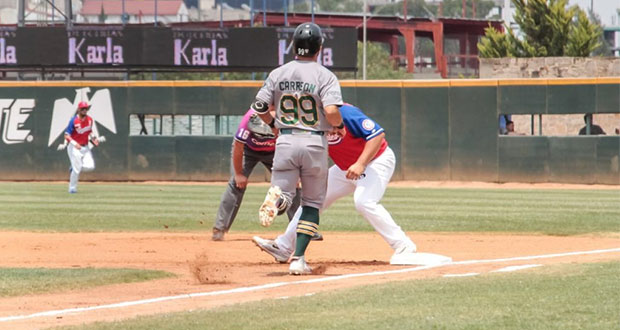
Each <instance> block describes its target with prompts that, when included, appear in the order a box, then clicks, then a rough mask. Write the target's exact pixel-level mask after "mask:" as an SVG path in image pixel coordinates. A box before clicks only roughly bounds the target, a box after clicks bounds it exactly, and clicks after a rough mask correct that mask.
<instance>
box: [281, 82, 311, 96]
mask: <svg viewBox="0 0 620 330" xmlns="http://www.w3.org/2000/svg"><path fill="white" fill-rule="evenodd" d="M278 87H279V88H280V90H281V91H297V92H304V93H310V94H312V93H314V91H315V90H316V85H314V84H309V83H306V82H303V81H281V82H280V84H279V86H278Z"/></svg>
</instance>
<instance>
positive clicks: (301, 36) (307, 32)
mask: <svg viewBox="0 0 620 330" xmlns="http://www.w3.org/2000/svg"><path fill="white" fill-rule="evenodd" d="M321 45H323V34H322V33H321V28H320V27H319V26H318V25H316V24H314V23H311V22H307V23H302V24H299V26H297V28H296V29H295V34H294V36H293V47H295V54H297V55H299V56H313V55H314V54H316V53H317V52H318V51H319V49H321Z"/></svg>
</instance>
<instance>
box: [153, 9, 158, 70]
mask: <svg viewBox="0 0 620 330" xmlns="http://www.w3.org/2000/svg"><path fill="white" fill-rule="evenodd" d="M154 2H155V3H154V6H155V13H154V14H153V25H154V26H155V27H157V0H155V1H154ZM153 80H157V72H155V71H153Z"/></svg>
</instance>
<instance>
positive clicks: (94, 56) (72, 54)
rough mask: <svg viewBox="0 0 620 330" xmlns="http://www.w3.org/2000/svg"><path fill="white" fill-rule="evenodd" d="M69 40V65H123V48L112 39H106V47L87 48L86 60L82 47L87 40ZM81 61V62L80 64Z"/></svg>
mask: <svg viewBox="0 0 620 330" xmlns="http://www.w3.org/2000/svg"><path fill="white" fill-rule="evenodd" d="M76 41H77V40H76V38H69V63H71V64H79V63H87V64H123V63H124V59H123V46H120V45H114V43H113V40H112V38H109V37H108V38H106V39H105V45H90V46H87V47H86V59H84V56H83V55H84V54H83V53H82V46H83V45H84V42H85V41H86V38H82V39H80V42H79V43H77V44H76ZM78 59H79V62H78Z"/></svg>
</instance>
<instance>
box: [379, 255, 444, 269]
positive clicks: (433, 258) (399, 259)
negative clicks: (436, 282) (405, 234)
mask: <svg viewBox="0 0 620 330" xmlns="http://www.w3.org/2000/svg"><path fill="white" fill-rule="evenodd" d="M451 262H452V258H450V257H447V256H443V255H441V254H435V253H425V252H416V253H403V254H395V255H393V256H392V258H391V259H390V265H407V266H435V265H443V264H448V263H451Z"/></svg>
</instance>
